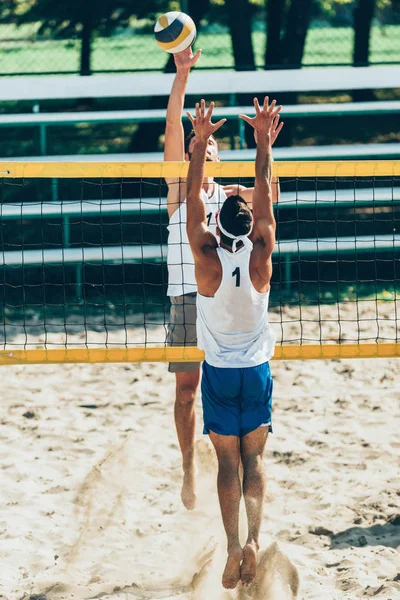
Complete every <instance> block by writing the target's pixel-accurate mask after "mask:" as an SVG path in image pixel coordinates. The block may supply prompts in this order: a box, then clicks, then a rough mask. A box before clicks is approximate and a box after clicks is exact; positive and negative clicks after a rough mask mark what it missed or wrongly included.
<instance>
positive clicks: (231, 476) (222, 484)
mask: <svg viewBox="0 0 400 600" xmlns="http://www.w3.org/2000/svg"><path fill="white" fill-rule="evenodd" d="M210 440H211V441H212V443H213V444H214V448H215V451H216V453H217V458H218V480H217V484H218V496H219V503H220V506H221V513H222V521H223V523H224V527H225V532H226V537H227V540H228V560H227V562H226V566H225V570H224V573H223V575H222V585H223V586H224V587H225V588H227V589H233V588H235V587H236V586H237V584H238V582H239V579H240V563H241V561H242V558H243V552H242V548H241V546H240V542H239V504H240V498H241V495H242V490H241V485H240V478H239V464H240V440H239V438H238V437H236V436H233V435H219V434H217V433H214V432H212V431H210Z"/></svg>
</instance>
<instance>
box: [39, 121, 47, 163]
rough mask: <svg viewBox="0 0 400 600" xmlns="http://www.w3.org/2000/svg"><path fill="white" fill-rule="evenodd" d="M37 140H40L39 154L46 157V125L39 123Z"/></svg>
mask: <svg viewBox="0 0 400 600" xmlns="http://www.w3.org/2000/svg"><path fill="white" fill-rule="evenodd" d="M39 139H40V154H41V155H42V156H46V154H47V144H46V124H45V123H41V124H40V125H39Z"/></svg>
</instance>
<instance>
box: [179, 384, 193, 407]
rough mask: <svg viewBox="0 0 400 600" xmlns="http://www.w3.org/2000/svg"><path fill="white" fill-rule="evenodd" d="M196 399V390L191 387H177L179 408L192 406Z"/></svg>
mask: <svg viewBox="0 0 400 600" xmlns="http://www.w3.org/2000/svg"><path fill="white" fill-rule="evenodd" d="M195 399H196V388H195V387H193V386H190V385H183V386H177V388H176V402H177V403H178V404H179V406H191V405H193V404H194V401H195Z"/></svg>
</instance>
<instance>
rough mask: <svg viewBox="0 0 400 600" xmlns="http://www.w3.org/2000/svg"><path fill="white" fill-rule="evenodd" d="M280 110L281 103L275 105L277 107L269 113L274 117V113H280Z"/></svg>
mask: <svg viewBox="0 0 400 600" xmlns="http://www.w3.org/2000/svg"><path fill="white" fill-rule="evenodd" d="M281 110H282V105H280V106H277V107H276V109H275V110H274V111H273V112H272V113H271V115H272V116H273V117H276V115H277V114H278V113H280V112H281Z"/></svg>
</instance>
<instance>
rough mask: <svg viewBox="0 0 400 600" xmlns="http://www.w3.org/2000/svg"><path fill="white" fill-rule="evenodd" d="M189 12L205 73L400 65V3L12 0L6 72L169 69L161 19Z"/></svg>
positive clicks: (3, 30)
mask: <svg viewBox="0 0 400 600" xmlns="http://www.w3.org/2000/svg"><path fill="white" fill-rule="evenodd" d="M180 9H182V10H183V11H184V12H187V13H189V14H190V15H191V16H192V18H193V19H194V21H195V22H196V24H197V26H198V32H199V34H198V43H197V46H198V47H202V48H204V49H206V50H207V52H205V53H204V57H203V59H202V61H201V64H200V65H199V68H201V69H212V68H219V69H221V68H233V67H234V68H236V69H246V70H249V69H250V70H251V69H256V68H257V69H263V68H266V69H273V68H281V67H282V66H286V67H299V66H322V65H350V64H357V65H366V64H393V63H399V62H400V28H399V27H400V25H399V21H400V0H361V1H357V0H183V1H181V2H177V1H172V2H168V1H166V0H85V1H84V2H82V1H81V0H69V1H68V2H65V1H62V0H61V1H60V0H58V1H57V0H2V2H1V6H0V17H1V26H0V52H1V62H0V74H1V75H17V74H18V75H28V74H50V73H81V74H82V75H88V74H91V73H108V72H113V73H114V72H116V73H121V72H135V71H163V70H166V69H167V70H168V69H169V68H171V66H172V63H171V61H168V57H167V56H166V54H164V53H162V52H160V50H159V48H158V47H157V46H156V44H155V43H154V38H153V26H154V20H155V18H156V15H157V14H160V13H162V12H166V11H168V10H180Z"/></svg>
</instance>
